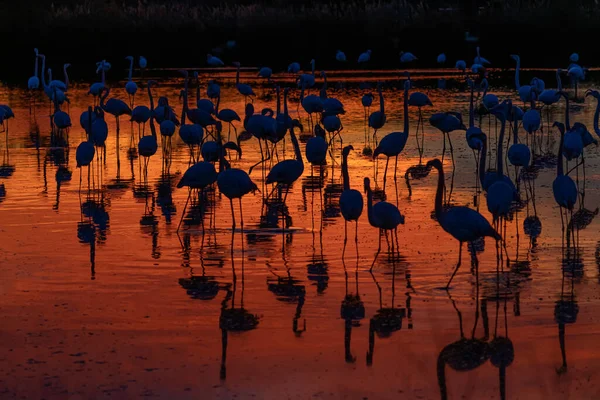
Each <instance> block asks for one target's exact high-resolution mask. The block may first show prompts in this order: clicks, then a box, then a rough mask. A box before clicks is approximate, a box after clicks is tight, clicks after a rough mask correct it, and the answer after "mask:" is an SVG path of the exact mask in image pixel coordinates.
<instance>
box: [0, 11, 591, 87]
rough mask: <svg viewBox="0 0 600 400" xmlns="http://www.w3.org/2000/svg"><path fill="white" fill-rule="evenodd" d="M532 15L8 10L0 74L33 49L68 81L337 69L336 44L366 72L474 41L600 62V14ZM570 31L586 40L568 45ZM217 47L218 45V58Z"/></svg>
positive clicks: (533, 55) (500, 52) (468, 54)
mask: <svg viewBox="0 0 600 400" xmlns="http://www.w3.org/2000/svg"><path fill="white" fill-rule="evenodd" d="M534 11H535V10H534ZM532 12H533V11H532V10H530V14H531V15H529V16H523V15H522V16H519V17H517V16H514V15H505V13H504V14H499V15H498V16H494V15H493V14H491V15H484V16H479V17H478V18H477V19H476V20H475V26H476V29H475V31H476V32H477V31H478V37H479V41H478V42H477V43H473V42H467V41H466V40H465V32H466V29H465V27H464V26H465V20H464V17H463V16H462V15H460V14H456V15H455V14H452V15H447V14H444V13H439V12H434V13H431V12H429V13H422V14H421V15H416V16H412V17H411V18H409V19H408V20H404V21H401V23H399V22H398V21H397V20H394V19H391V18H387V17H386V16H381V19H380V20H368V21H365V20H364V19H360V18H358V17H357V18H355V19H353V18H348V19H347V20H339V19H338V20H334V21H333V22H331V23H326V22H325V20H324V19H321V20H318V21H313V23H310V22H309V21H307V17H306V16H301V15H297V16H296V15H291V16H290V15H288V16H287V18H286V19H277V18H276V19H272V20H269V23H268V24H265V23H264V21H261V20H260V19H257V20H256V21H255V22H253V21H237V23H236V24H226V23H225V22H224V23H223V24H221V25H216V26H209V25H206V23H202V24H200V23H198V24H194V23H190V21H189V20H185V21H182V23H181V24H174V23H172V22H173V21H169V20H165V21H162V22H161V21H160V20H158V21H154V20H152V21H149V22H147V24H146V23H143V21H142V22H138V23H136V24H131V23H127V20H126V19H125V18H118V19H115V20H111V15H106V16H102V15H98V16H96V17H93V18H92V17H90V16H86V17H77V18H75V17H72V18H71V19H64V18H63V19H58V20H50V21H49V20H48V19H47V18H46V19H45V20H43V22H40V21H36V20H35V19H33V20H29V22H28V23H24V24H19V23H18V22H17V21H16V20H14V19H10V16H7V17H6V18H7V19H8V23H7V24H5V25H2V26H1V27H0V32H2V33H3V35H4V37H12V38H18V39H16V40H7V41H5V42H4V45H3V53H4V55H6V56H7V57H6V59H7V60H8V59H10V60H11V61H10V62H4V63H2V66H0V71H1V73H0V80H2V81H3V82H8V83H16V82H24V81H26V80H27V78H28V77H29V76H31V75H32V73H33V60H34V55H33V54H34V53H33V48H34V47H37V48H39V50H40V52H42V53H44V54H46V56H47V62H48V64H49V66H50V67H51V68H53V70H58V69H61V70H62V64H63V63H65V62H69V63H71V64H72V71H73V73H74V76H73V78H74V79H78V80H88V81H89V80H92V79H94V78H95V74H94V66H95V63H96V62H97V61H99V60H101V59H106V60H108V61H110V62H112V63H113V68H121V67H123V68H124V67H125V66H126V65H125V64H126V61H125V60H124V57H125V56H127V55H134V56H136V57H137V56H138V55H144V56H146V57H147V58H148V60H149V67H153V68H165V67H173V66H186V67H189V68H193V67H199V68H202V67H207V65H206V54H207V53H209V52H213V53H217V55H219V56H220V57H221V58H222V59H223V61H224V62H225V63H226V65H230V64H231V62H233V61H240V62H242V65H245V66H263V65H266V66H269V67H271V68H272V69H273V71H275V72H278V71H283V70H285V69H286V68H287V65H288V64H289V63H290V62H292V61H297V62H300V63H301V65H302V67H303V68H305V69H307V68H309V65H308V64H309V61H310V59H312V58H314V59H316V60H317V69H318V70H321V69H335V68H340V64H339V63H338V62H337V61H336V60H335V52H336V50H337V49H341V50H343V51H345V52H346V55H347V57H348V62H347V63H346V64H345V66H344V67H345V68H359V67H360V65H359V64H357V63H356V58H357V57H358V54H360V53H361V52H363V51H365V50H366V49H371V50H372V52H373V53H372V58H371V61H370V62H369V63H368V69H374V70H377V69H402V68H403V65H402V64H401V63H400V61H399V53H400V51H402V50H404V51H411V52H412V53H414V54H415V55H416V56H417V57H418V58H419V59H418V60H417V61H416V62H414V63H411V64H410V65H409V67H410V68H434V67H438V66H439V65H438V64H437V63H436V57H437V55H438V54H439V53H441V52H444V53H446V55H447V62H446V64H445V67H452V66H453V65H454V63H455V61H456V60H457V59H464V60H465V61H466V62H467V65H470V64H471V63H472V62H473V58H474V57H475V55H476V54H475V47H476V46H477V45H479V46H481V55H482V56H483V57H486V58H488V59H489V60H490V61H491V62H492V63H493V65H492V66H493V67H497V68H508V67H514V61H513V60H512V59H511V58H510V57H509V55H510V54H519V55H520V56H521V61H522V67H523V68H527V67H528V66H529V67H555V66H557V65H564V66H566V65H568V63H569V55H570V54H571V53H572V52H578V53H579V54H580V55H581V59H580V64H582V65H584V66H590V65H599V64H600V53H599V52H597V51H596V47H597V45H596V41H595V40H593V38H595V37H600V24H596V21H600V18H598V19H596V18H594V15H587V16H586V18H585V19H583V20H577V17H578V16H579V15H580V13H579V12H573V13H571V14H565V13H556V12H552V11H551V10H544V9H540V10H538V13H537V14H535V13H532ZM35 15H36V14H35V13H34V14H33V16H30V17H29V18H35ZM13 17H14V18H17V17H16V16H14V15H13ZM396 17H397V16H396ZM263 19H264V16H263ZM282 35H283V36H284V37H283V38H282V37H281V36H282ZM574 37H586V38H588V40H584V39H581V40H579V41H577V42H575V43H574V42H573V38H574ZM228 40H235V41H236V43H237V44H236V47H234V48H233V49H228V48H227V47H226V46H225V43H226V42H227V41H228ZM219 48H220V49H222V50H223V52H222V53H220V54H219V53H218V50H219ZM61 75H62V73H59V76H61Z"/></svg>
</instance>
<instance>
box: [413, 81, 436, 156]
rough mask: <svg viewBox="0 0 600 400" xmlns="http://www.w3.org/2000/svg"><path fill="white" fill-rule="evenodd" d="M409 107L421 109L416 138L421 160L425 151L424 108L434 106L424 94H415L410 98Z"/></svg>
mask: <svg viewBox="0 0 600 400" xmlns="http://www.w3.org/2000/svg"><path fill="white" fill-rule="evenodd" d="M408 105H409V106H413V107H417V108H418V109H419V119H418V120H417V130H416V132H415V137H416V139H417V148H418V150H419V158H421V157H423V151H424V150H425V128H424V127H423V113H422V107H425V106H433V103H432V102H431V100H429V97H428V96H427V95H426V94H425V93H422V92H413V93H411V94H410V97H409V98H408ZM419 126H421V143H419Z"/></svg>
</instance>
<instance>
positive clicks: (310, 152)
mask: <svg viewBox="0 0 600 400" xmlns="http://www.w3.org/2000/svg"><path fill="white" fill-rule="evenodd" d="M328 148H329V145H328V143H327V140H325V130H323V128H321V125H319V124H317V125H316V126H315V136H313V137H311V138H310V139H308V141H307V142H306V146H305V148H304V152H305V154H306V160H307V161H308V162H309V163H310V164H311V168H312V165H323V164H325V159H326V158H327V149H328Z"/></svg>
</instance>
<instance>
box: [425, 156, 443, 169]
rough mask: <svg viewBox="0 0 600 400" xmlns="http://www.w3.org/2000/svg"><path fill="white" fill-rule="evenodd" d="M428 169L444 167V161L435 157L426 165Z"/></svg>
mask: <svg viewBox="0 0 600 400" xmlns="http://www.w3.org/2000/svg"><path fill="white" fill-rule="evenodd" d="M425 166H426V167H427V169H431V168H436V169H438V170H441V169H442V162H441V161H440V160H439V159H438V158H434V159H433V160H429V161H427V164H426V165H425Z"/></svg>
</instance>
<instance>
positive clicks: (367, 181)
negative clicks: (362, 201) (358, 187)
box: [364, 176, 371, 193]
mask: <svg viewBox="0 0 600 400" xmlns="http://www.w3.org/2000/svg"><path fill="white" fill-rule="evenodd" d="M364 186H365V193H367V192H370V191H371V180H370V179H369V178H368V177H366V176H365V181H364Z"/></svg>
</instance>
